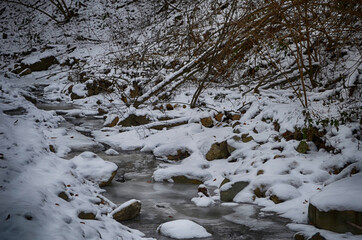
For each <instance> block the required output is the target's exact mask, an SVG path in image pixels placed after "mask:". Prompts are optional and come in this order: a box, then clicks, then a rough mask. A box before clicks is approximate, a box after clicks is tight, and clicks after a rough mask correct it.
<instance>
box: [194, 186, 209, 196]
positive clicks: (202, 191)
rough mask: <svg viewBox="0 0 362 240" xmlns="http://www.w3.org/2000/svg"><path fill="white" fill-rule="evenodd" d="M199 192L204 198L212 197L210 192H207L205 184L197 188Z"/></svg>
mask: <svg viewBox="0 0 362 240" xmlns="http://www.w3.org/2000/svg"><path fill="white" fill-rule="evenodd" d="M197 192H198V193H202V194H204V196H206V197H210V194H209V191H208V190H207V188H206V186H205V185H204V184H201V185H200V186H199V187H198V188H197Z"/></svg>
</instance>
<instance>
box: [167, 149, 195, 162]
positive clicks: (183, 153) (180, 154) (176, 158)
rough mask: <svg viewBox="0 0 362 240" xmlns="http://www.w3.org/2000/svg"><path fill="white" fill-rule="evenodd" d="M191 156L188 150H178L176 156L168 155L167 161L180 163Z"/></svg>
mask: <svg viewBox="0 0 362 240" xmlns="http://www.w3.org/2000/svg"><path fill="white" fill-rule="evenodd" d="M189 156H190V153H189V152H188V151H187V150H181V149H178V150H177V154H176V155H168V156H167V159H168V160H171V161H180V160H182V159H185V158H188V157H189Z"/></svg>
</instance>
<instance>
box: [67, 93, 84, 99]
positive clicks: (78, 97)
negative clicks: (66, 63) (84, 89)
mask: <svg viewBox="0 0 362 240" xmlns="http://www.w3.org/2000/svg"><path fill="white" fill-rule="evenodd" d="M82 98H84V96H79V95H77V94H76V93H73V92H72V93H71V94H70V99H72V100H76V99H82Z"/></svg>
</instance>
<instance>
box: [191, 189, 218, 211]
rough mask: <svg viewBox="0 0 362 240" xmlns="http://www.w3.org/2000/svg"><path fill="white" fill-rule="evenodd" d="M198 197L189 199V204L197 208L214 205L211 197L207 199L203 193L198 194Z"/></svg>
mask: <svg viewBox="0 0 362 240" xmlns="http://www.w3.org/2000/svg"><path fill="white" fill-rule="evenodd" d="M198 195H199V196H198V197H194V198H192V199H191V202H193V203H195V205H196V206H198V207H210V206H212V205H214V204H215V201H214V199H213V198H212V197H207V196H205V195H204V194H203V193H200V192H199V193H198Z"/></svg>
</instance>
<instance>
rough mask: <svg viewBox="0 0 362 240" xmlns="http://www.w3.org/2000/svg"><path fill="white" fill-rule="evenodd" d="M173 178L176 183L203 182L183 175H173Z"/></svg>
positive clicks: (198, 183)
mask: <svg viewBox="0 0 362 240" xmlns="http://www.w3.org/2000/svg"><path fill="white" fill-rule="evenodd" d="M171 179H172V180H173V182H174V183H180V184H197V185H200V184H202V181H200V180H199V179H193V178H189V177H186V176H183V175H180V176H173V177H171Z"/></svg>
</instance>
